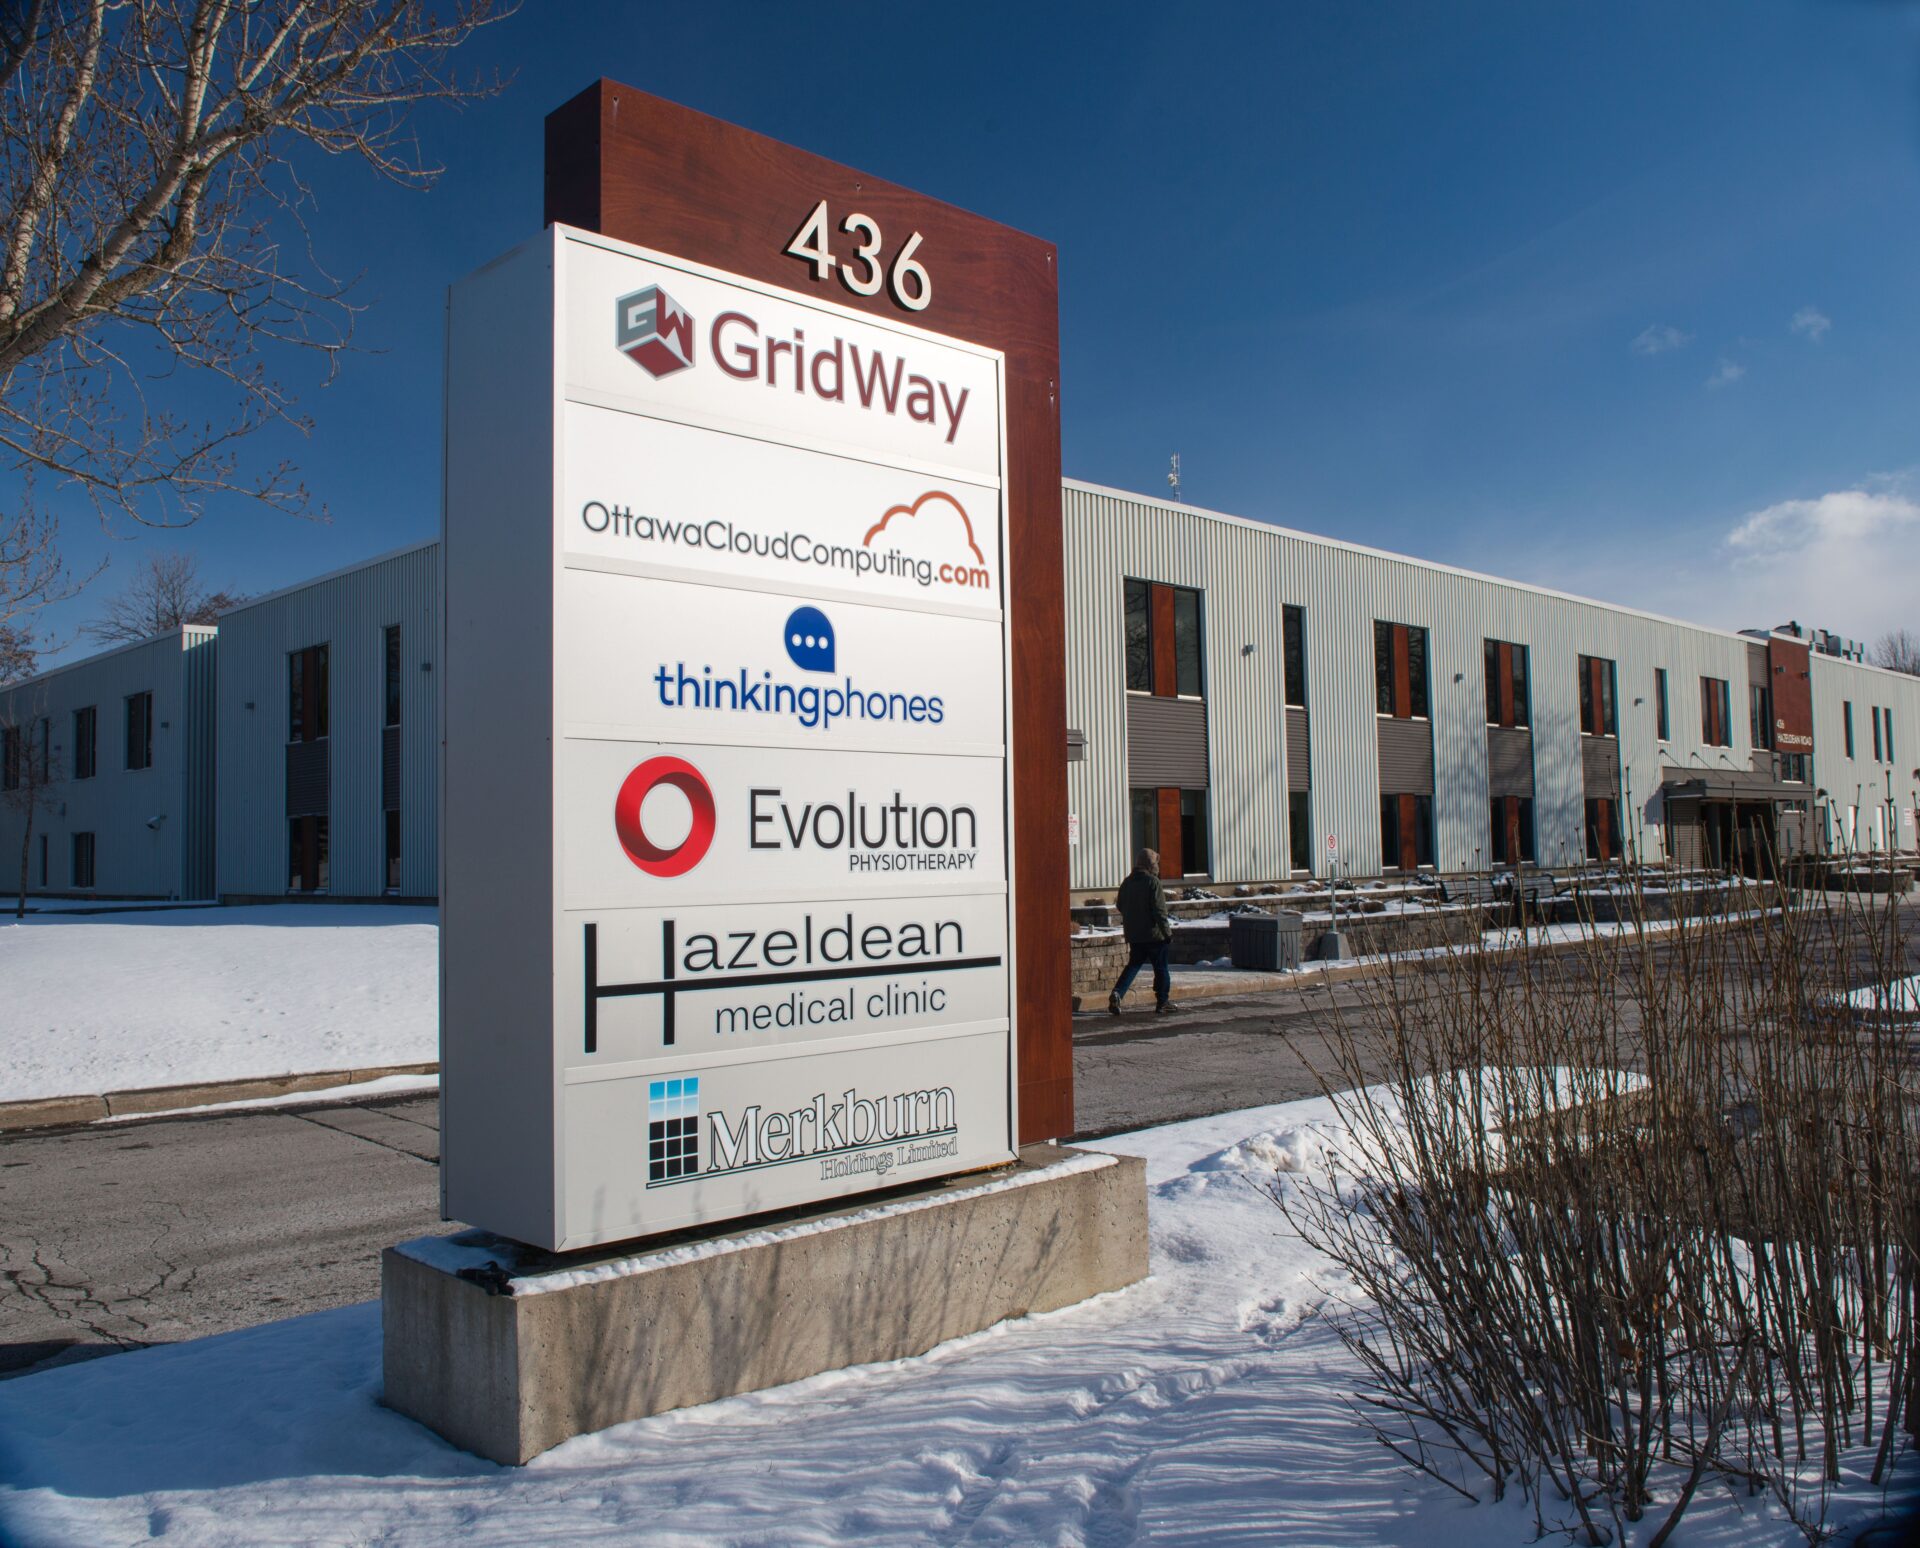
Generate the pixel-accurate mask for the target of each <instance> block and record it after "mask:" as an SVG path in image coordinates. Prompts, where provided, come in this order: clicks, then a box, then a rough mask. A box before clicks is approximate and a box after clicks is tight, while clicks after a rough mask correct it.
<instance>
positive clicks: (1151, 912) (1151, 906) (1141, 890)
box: [1120, 871, 1173, 946]
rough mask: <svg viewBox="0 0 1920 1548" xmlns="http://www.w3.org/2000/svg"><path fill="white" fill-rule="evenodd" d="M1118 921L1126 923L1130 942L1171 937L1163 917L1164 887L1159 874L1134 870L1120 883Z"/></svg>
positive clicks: (1141, 943) (1140, 943)
mask: <svg viewBox="0 0 1920 1548" xmlns="http://www.w3.org/2000/svg"><path fill="white" fill-rule="evenodd" d="M1120 922H1121V924H1123V925H1125V926H1126V933H1127V944H1128V945H1130V946H1150V945H1152V944H1153V943H1154V942H1155V941H1169V940H1172V939H1173V926H1172V924H1171V922H1170V921H1169V920H1168V918H1167V889H1166V888H1165V887H1163V886H1161V885H1160V878H1159V877H1157V876H1154V875H1152V874H1151V873H1149V872H1146V871H1135V872H1134V873H1133V874H1132V875H1131V876H1129V877H1128V878H1127V879H1126V880H1125V881H1123V882H1122V883H1120Z"/></svg>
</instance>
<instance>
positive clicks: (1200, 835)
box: [1180, 790, 1212, 876]
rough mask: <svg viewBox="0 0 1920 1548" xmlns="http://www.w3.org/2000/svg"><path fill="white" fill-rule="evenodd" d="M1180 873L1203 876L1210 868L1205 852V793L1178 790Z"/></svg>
mask: <svg viewBox="0 0 1920 1548" xmlns="http://www.w3.org/2000/svg"><path fill="white" fill-rule="evenodd" d="M1180 868H1181V869H1180V874H1181V875H1183V876H1205V875H1206V874H1207V873H1208V871H1209V870H1210V869H1211V868H1212V867H1211V864H1210V862H1209V859H1208V854H1207V793H1206V791H1204V790H1183V791H1181V792H1180Z"/></svg>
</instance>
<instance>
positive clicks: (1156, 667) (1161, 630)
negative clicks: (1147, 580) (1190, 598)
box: [1147, 581, 1180, 699]
mask: <svg viewBox="0 0 1920 1548" xmlns="http://www.w3.org/2000/svg"><path fill="white" fill-rule="evenodd" d="M1149 594H1150V595H1151V597H1152V598H1153V614H1152V617H1153V622H1152V624H1151V625H1150V627H1149V630H1148V635H1147V637H1148V639H1149V640H1151V641H1152V644H1153V691H1154V694H1155V696H1156V697H1158V698H1162V699H1171V698H1173V697H1174V696H1175V695H1176V694H1178V693H1179V692H1180V661H1179V657H1178V655H1177V654H1176V652H1175V650H1174V640H1173V587H1171V586H1162V585H1160V584H1159V583H1158V582H1157V581H1156V582H1155V583H1154V585H1153V586H1152V588H1151V590H1150V593H1149Z"/></svg>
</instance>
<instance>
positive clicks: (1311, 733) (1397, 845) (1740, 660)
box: [0, 481, 1920, 900]
mask: <svg viewBox="0 0 1920 1548" xmlns="http://www.w3.org/2000/svg"><path fill="white" fill-rule="evenodd" d="M1062 507H1063V518H1064V540H1065V553H1066V583H1067V596H1066V609H1067V640H1068V659H1067V706H1068V726H1067V727H1065V728H1063V733H1064V735H1065V739H1066V742H1067V746H1068V749H1069V750H1068V757H1069V762H1068V765H1067V777H1068V792H1069V805H1070V808H1071V811H1072V814H1073V815H1072V819H1071V824H1070V829H1069V842H1070V845H1071V885H1072V886H1073V888H1074V889H1075V890H1076V891H1099V890H1102V889H1106V890H1111V889H1112V887H1113V886H1114V885H1115V884H1116V883H1117V882H1118V881H1119V880H1120V878H1121V877H1122V876H1123V875H1124V874H1125V873H1126V871H1127V869H1128V865H1129V862H1130V856H1131V853H1132V851H1133V850H1134V849H1136V848H1138V847H1141V846H1146V847H1151V848H1156V849H1158V850H1160V851H1161V853H1162V856H1163V870H1164V871H1165V873H1166V874H1168V875H1169V876H1172V877H1181V878H1186V879H1189V880H1191V881H1193V882H1208V883H1213V884H1241V883H1259V882H1271V881H1276V880H1284V879H1287V878H1290V877H1295V876H1309V875H1311V876H1318V877H1329V876H1338V877H1364V876H1374V875H1379V874H1383V873H1407V872H1433V873H1438V874H1442V875H1445V874H1454V873H1464V872H1474V871H1486V870H1488V869H1491V868H1497V867H1505V866H1509V865H1516V864H1522V865H1523V864H1532V865H1538V866H1542V867H1546V868H1553V869H1559V868H1564V867H1570V866H1575V865H1580V864H1584V863H1587V862H1589V861H1595V860H1598V861H1608V860H1614V859H1620V858H1637V859H1644V860H1649V861H1655V862H1657V861H1660V860H1663V859H1666V858H1669V857H1671V858H1672V859H1674V860H1676V861H1678V862H1681V863H1683V864H1688V865H1699V866H1706V867H1709V868H1715V869H1727V868H1743V869H1753V868H1754V867H1756V866H1757V865H1762V864H1765V863H1767V858H1768V857H1770V856H1773V855H1776V854H1782V853H1784V854H1792V853H1795V852H1801V851H1812V852H1832V851H1835V850H1841V849H1852V850H1863V851H1878V852H1882V853H1884V852H1888V851H1892V850H1911V849H1913V848H1914V847H1915V844H1916V832H1915V821H1916V817H1915V812H1916V808H1917V807H1920V678H1914V677H1907V676H1902V675H1900V674H1897V673H1893V672H1888V671H1885V670H1882V669H1880V668H1877V667H1872V666H1868V665H1866V664H1865V663H1864V661H1862V660H1861V659H1860V656H1861V654H1862V652H1861V651H1860V648H1859V647H1858V646H1857V645H1856V644H1854V643H1853V642H1850V641H1846V640H1842V639H1840V638H1838V637H1837V636H1834V635H1831V634H1828V633H1826V632H1824V631H1822V630H1817V629H1811V628H1802V627H1800V626H1799V625H1797V624H1793V625H1786V626H1782V627H1778V628H1771V629H1758V630H1755V631H1751V632H1748V633H1736V632H1729V631H1726V630H1719V629H1709V628H1704V627H1700V626H1697V625H1692V624H1686V623H1681V622H1676V621H1674V620H1670V619H1665V618H1659V617H1655V616H1653V615H1651V614H1648V613H1643V612H1638V611H1635V610H1634V609H1631V608H1624V607H1616V606H1611V605H1608V604H1604V603H1599V602H1593V601H1588V600H1584V599H1581V598H1579V597H1574V596H1569V595H1565V594H1563V593H1560V592H1557V591H1551V590H1546V589H1542V588H1539V587H1534V586H1524V585H1520V584H1518V583H1516V582H1512V581H1503V580H1498V579H1494V578H1491V577H1488V576H1482V575H1475V574H1471V573H1469V572H1466V571H1463V570H1459V569H1455V568H1452V567H1449V566H1446V565H1439V564H1432V563H1429V562H1426V561H1424V560H1419V559H1414V558H1409V557H1406V556H1403V555H1396V554H1389V553H1383V552H1380V551H1377V550H1373V549H1367V548H1362V547H1358V546H1356V545H1353V544H1350V543H1343V542H1340V541H1338V540H1335V539H1331V538H1325V537H1318V536H1314V535H1311V534H1307V533H1301V532H1294V531H1290V530H1287V529H1285V528H1281V527H1278V526H1275V525H1273V524H1271V523H1268V522H1262V521H1254V520H1248V519H1245V518H1241V517H1236V516H1228V515H1222V514H1219V513H1215V512H1211V511H1204V510H1198V509H1195V508H1193V507H1190V506H1186V505H1181V504H1176V503H1171V502H1167V501H1161V500H1154V499H1149V498H1145V497H1142V496H1138V495H1131V494H1126V493H1122V492H1119V491H1115V490H1109V489H1102V488H1098V487H1095V486H1093V485H1089V484H1083V483H1076V482H1072V481H1069V482H1067V483H1066V484H1064V486H1063V488H1062ZM438 559H439V553H438V545H437V544H435V543H432V542H428V543H422V544H417V545H415V546H413V547H410V548H406V549H402V550H400V551H398V552H397V553H393V554H388V555H384V556H382V557H380V558H378V559H374V560H371V561H369V562H367V563H365V564H361V565H357V566H353V567H351V568H348V569H344V570H341V571H339V572H337V573H335V574H333V575H329V576H325V577H322V578H321V579H318V580H315V581H312V582H309V583H307V584H305V585H301V586H295V587H291V588H289V589H287V590H284V591H280V592H276V593H274V594H273V595H271V596H267V597H261V598H258V599H256V600H254V601H251V602H248V603H246V604H243V605H242V606H240V607H238V608H236V609H234V610H232V611H231V612H228V613H226V614H224V615H222V617H221V621H220V625H219V628H218V630H217V631H215V630H212V629H187V630H183V631H179V632H177V633H175V634H172V635H167V636H163V637H162V638H160V639H157V640H152V641H148V642H146V643H143V644H140V645H136V646H129V647H125V648H123V649H120V650H115V651H109V652H107V653H105V654H103V655H100V656H96V657H93V658H91V659H89V660H85V661H80V662H76V663H74V664H72V665H70V666H66V667H61V668H59V669H57V670H54V671H50V672H48V673H45V674H44V675H42V676H40V677H37V678H34V679H32V680H30V681H29V682H26V683H23V684H20V685H17V686H15V687H13V688H11V689H8V690H5V691H4V692H0V738H3V739H4V749H0V750H3V751H4V766H5V783H6V785H7V790H6V792H5V799H4V800H0V865H4V866H5V867H6V868H5V869H4V870H0V874H6V875H8V876H9V877H11V874H12V872H11V862H12V861H13V860H14V859H15V858H17V857H18V855H19V854H20V853H21V848H20V846H21V839H22V831H23V824H24V822H25V809H26V807H27V806H28V805H32V806H33V808H34V815H33V836H32V840H31V842H30V843H29V844H28V846H27V856H28V861H29V864H28V884H29V890H30V891H31V892H33V893H36V894H42V893H44V894H48V895H58V896H74V895H79V896H95V897H129V898H130V897H141V898H170V897H178V898H207V897H214V896H219V897H222V898H226V899H229V900H240V899H264V898H280V897H288V896H296V897H303V896H325V897H332V898H344V897H351V898H378V897H391V898H410V899H425V898H430V897H432V896H433V895H434V893H435V891H436V890H437V880H436V878H437V874H438V865H439V857H438V815H437V792H438V769H437V757H438V748H439V733H438V726H437V721H436V714H435V710H436V704H437V700H438V689H437V671H438V666H439V645H440V624H439V601H440V590H439V585H440V583H439V573H438V572H439V563H438ZM503 734H508V729H507V728H503ZM36 758H38V759H39V760H40V761H38V762H36ZM83 767H84V768H85V770H86V771H87V772H85V773H82V772H81V769H82V768H83ZM37 770H40V771H44V772H45V774H46V775H47V776H48V777H47V778H46V779H45V782H44V783H45V788H44V789H43V790H37V791H36V790H34V789H33V788H32V787H33V786H34V785H35V784H36V782H37V781H39V780H40V778H41V775H40V773H37V772H36V771H37ZM25 796H31V797H32V799H31V800H30V801H29V800H27V799H25V798H24V797H25Z"/></svg>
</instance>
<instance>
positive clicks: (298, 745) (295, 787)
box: [286, 736, 333, 817]
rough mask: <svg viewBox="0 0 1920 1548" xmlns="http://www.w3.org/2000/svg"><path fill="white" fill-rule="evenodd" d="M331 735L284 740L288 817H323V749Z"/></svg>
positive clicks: (326, 809)
mask: <svg viewBox="0 0 1920 1548" xmlns="http://www.w3.org/2000/svg"><path fill="white" fill-rule="evenodd" d="M331 744H332V738H330V737H324V736H323V737H321V738H320V739H319V740H318V741H313V742H289V743H287V811H286V815H287V816H289V817H326V816H328V815H329V814H330V813H331V812H332V810H333V804H332V802H331V801H329V800H328V795H329V791H328V780H327V753H328V750H329V748H330V746H331Z"/></svg>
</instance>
